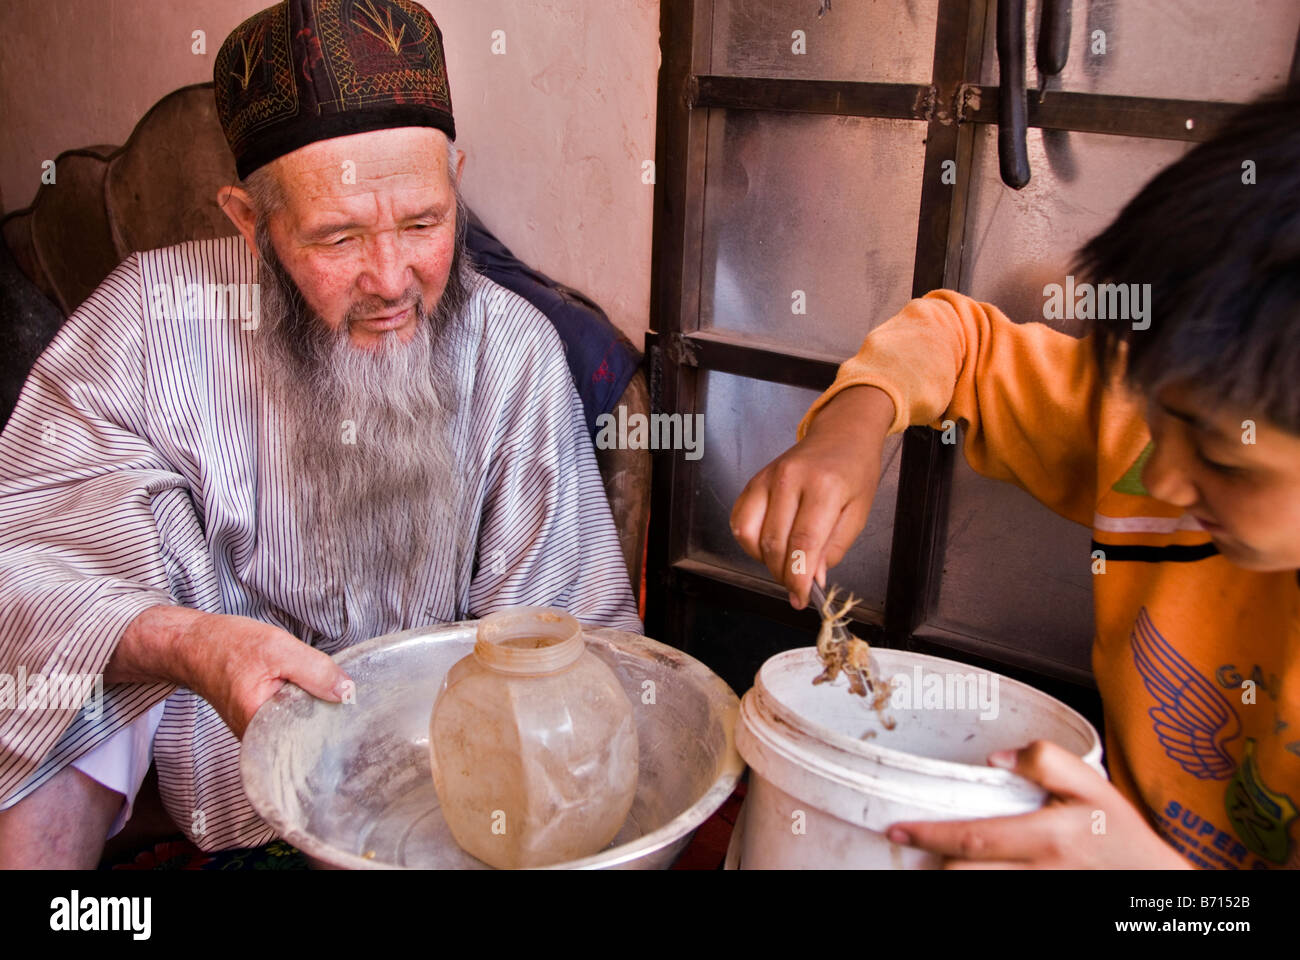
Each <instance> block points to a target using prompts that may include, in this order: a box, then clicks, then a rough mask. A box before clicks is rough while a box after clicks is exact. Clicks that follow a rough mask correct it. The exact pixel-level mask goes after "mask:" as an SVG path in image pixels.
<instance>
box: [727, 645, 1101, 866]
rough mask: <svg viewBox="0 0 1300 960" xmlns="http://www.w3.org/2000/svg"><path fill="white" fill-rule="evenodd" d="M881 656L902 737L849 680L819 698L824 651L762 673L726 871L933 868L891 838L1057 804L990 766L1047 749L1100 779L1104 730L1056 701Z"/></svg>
mask: <svg viewBox="0 0 1300 960" xmlns="http://www.w3.org/2000/svg"><path fill="white" fill-rule="evenodd" d="M872 654H873V656H874V657H875V659H876V662H877V663H878V665H879V670H880V673H881V675H882V676H884V677H885V678H886V679H894V680H896V687H895V692H894V696H893V699H892V701H891V704H890V705H887V706H886V707H885V708H884V710H883V711H882V712H883V713H884V716H885V717H886V718H891V719H893V720H894V721H895V726H894V729H892V730H889V729H886V727H885V725H884V723H883V722H882V720H881V717H880V715H879V714H878V713H877V712H876V711H875V710H874V709H873V708H872V707H871V705H870V703H869V702H868V701H867V700H866V699H865V698H863V697H859V696H855V695H853V694H851V693H850V692H849V691H848V682H847V681H846V680H845V678H844V676H843V675H841V676H840V677H838V678H837V679H836V680H835V682H834V683H822V684H818V685H816V686H814V685H813V682H812V680H813V678H814V677H816V676H817V675H818V674H819V673H821V663H820V661H819V660H818V659H817V651H816V648H814V647H804V648H800V649H797V650H787V651H786V652H784V653H781V654H778V655H776V656H775V657H772V658H771V659H770V660H768V661H767V662H766V663H765V664H763V667H762V669H760V670H759V672H758V676H757V678H756V680H755V683H754V687H753V688H752V689H751V690H750V691H749V692H748V693H747V694H745V696H744V698H743V700H742V701H741V704H740V723H739V724H737V726H736V748H737V750H739V752H740V755H741V757H743V758H744V760H745V762H746V763H747V764H749V767H750V775H749V787H748V791H747V793H746V796H745V805H744V809H743V810H742V812H741V817H740V820H739V822H738V823H737V824H736V829H735V831H734V833H733V836H732V845H731V849H730V851H729V853H728V866H731V867H736V866H738V867H740V868H741V869H802V868H808V869H812V868H831V869H833V868H866V869H933V868H936V867H938V866H939V865H940V863H941V859H940V858H939V857H937V856H935V855H933V854H930V853H927V852H925V851H922V850H918V849H915V848H911V847H900V846H898V845H897V844H894V843H891V842H890V841H889V838H888V837H887V836H885V834H884V830H885V829H886V828H887V827H889V826H890V825H891V824H894V823H897V822H899V821H902V820H967V819H974V818H977V817H997V816H1008V815H1012V814H1018V813H1028V812H1030V811H1032V810H1035V809H1037V808H1038V807H1040V806H1042V805H1043V803H1044V802H1045V801H1046V799H1047V797H1046V794H1045V793H1044V791H1043V790H1042V789H1041V788H1040V787H1038V786H1036V785H1035V784H1033V783H1030V782H1029V781H1028V780H1025V779H1024V778H1023V777H1019V776H1016V775H1015V774H1013V773H1011V772H1010V771H1007V770H1001V769H998V768H995V767H990V766H988V764H987V760H988V755H989V754H990V753H993V752H995V751H998V750H1007V749H1018V748H1020V747H1023V746H1025V745H1026V744H1028V743H1029V742H1030V741H1032V740H1051V741H1053V742H1055V743H1057V744H1060V745H1061V746H1062V747H1065V748H1066V749H1067V750H1070V751H1071V752H1072V753H1075V754H1076V755H1078V756H1079V757H1081V758H1082V759H1083V760H1084V761H1086V762H1087V763H1088V764H1089V765H1090V766H1092V767H1093V768H1094V769H1096V770H1097V771H1098V772H1099V773H1103V775H1104V771H1103V768H1102V766H1101V740H1100V738H1099V737H1098V736H1097V731H1096V730H1095V729H1094V728H1093V726H1092V724H1090V723H1088V721H1087V720H1085V719H1084V718H1083V717H1082V716H1080V715H1079V714H1078V713H1077V712H1076V711H1074V710H1072V709H1070V708H1069V707H1067V706H1066V705H1065V704H1063V703H1061V702H1060V701H1058V700H1056V699H1055V698H1053V697H1050V696H1048V695H1047V694H1045V693H1042V692H1041V691H1038V690H1035V689H1034V688H1033V687H1030V686H1027V685H1026V684H1023V683H1019V682H1017V681H1015V680H1011V679H1009V678H1007V677H1003V676H1001V675H999V674H995V673H991V672H989V671H986V670H980V669H978V668H976V667H972V666H970V665H969V664H963V663H958V662H956V661H953V660H944V659H941V658H939V657H930V656H926V655H924V654H919V653H909V652H907V651H902V650H886V649H881V648H873V649H872ZM933 677H937V678H938V680H937V681H936V680H935V679H931V678H933ZM868 733H874V735H872V736H868V737H867V738H865V739H864V734H868Z"/></svg>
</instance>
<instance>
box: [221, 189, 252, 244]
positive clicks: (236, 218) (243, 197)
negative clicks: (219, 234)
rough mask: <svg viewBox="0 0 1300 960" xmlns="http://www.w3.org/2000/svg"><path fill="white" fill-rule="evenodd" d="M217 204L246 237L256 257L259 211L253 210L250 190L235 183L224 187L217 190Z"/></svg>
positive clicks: (246, 241) (245, 239) (245, 241)
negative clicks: (249, 194)
mask: <svg viewBox="0 0 1300 960" xmlns="http://www.w3.org/2000/svg"><path fill="white" fill-rule="evenodd" d="M217 206H218V207H220V208H221V212H222V213H224V214H225V215H226V216H227V217H229V218H230V222H231V223H233V224H234V225H235V229H236V230H238V231H239V232H240V234H241V235H242V236H243V238H244V243H246V244H248V252H249V253H251V254H252V255H253V256H254V257H256V256H257V233H256V228H257V213H256V212H255V211H254V210H253V205H252V203H251V202H249V196H248V191H247V190H245V189H244V188H243V187H236V186H234V185H231V186H228V187H222V188H221V189H220V190H218V191H217Z"/></svg>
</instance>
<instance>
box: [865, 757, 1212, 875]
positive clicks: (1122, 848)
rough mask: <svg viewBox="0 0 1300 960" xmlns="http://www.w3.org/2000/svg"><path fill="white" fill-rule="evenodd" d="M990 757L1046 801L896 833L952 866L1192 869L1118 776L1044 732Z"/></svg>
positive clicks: (902, 826) (905, 826)
mask: <svg viewBox="0 0 1300 960" xmlns="http://www.w3.org/2000/svg"><path fill="white" fill-rule="evenodd" d="M989 763H990V764H991V765H993V766H998V767H1004V768H1006V769H1010V770H1012V771H1014V772H1015V773H1018V774H1019V775H1020V776H1022V777H1024V778H1025V779H1026V780H1032V781H1033V782H1034V783H1036V784H1038V785H1039V786H1041V787H1042V788H1043V789H1045V790H1047V792H1048V793H1050V794H1051V798H1050V799H1049V800H1048V801H1047V804H1046V806H1044V807H1043V808H1042V809H1041V810H1035V811H1034V812H1033V813H1026V814H1021V815H1020V816H1015V817H991V818H989V819H986V820H950V821H941V822H933V823H896V824H894V825H893V826H892V827H890V828H889V830H888V831H887V832H888V834H889V838H890V839H891V840H893V841H894V842H895V843H900V844H906V845H908V846H913V847H920V848H922V849H923V850H929V851H930V852H932V853H937V854H941V855H943V856H945V857H947V858H949V859H948V860H946V861H945V863H944V867H945V868H946V869H957V870H999V869H1027V868H1028V869H1033V868H1039V869H1078V868H1104V869H1119V870H1150V869H1156V870H1180V869H1182V870H1189V869H1191V865H1190V864H1189V863H1188V862H1187V861H1186V860H1185V859H1183V857H1182V856H1180V855H1179V854H1178V853H1177V851H1175V850H1174V849H1173V848H1172V847H1170V846H1169V845H1168V844H1167V843H1165V841H1164V840H1162V839H1161V838H1160V836H1159V835H1158V834H1157V833H1156V832H1155V831H1154V830H1152V829H1151V827H1150V826H1149V825H1148V824H1147V821H1146V818H1145V817H1143V816H1142V814H1141V813H1139V812H1138V811H1137V810H1136V809H1135V808H1134V807H1133V805H1132V804H1130V803H1129V802H1128V801H1127V800H1126V799H1124V797H1123V795H1121V794H1120V792H1119V791H1118V790H1116V789H1115V787H1114V786H1112V785H1111V783H1110V781H1108V780H1106V779H1105V778H1104V777H1102V776H1100V775H1098V773H1097V771H1095V770H1093V769H1092V768H1091V767H1089V766H1088V765H1087V764H1086V763H1084V762H1083V761H1082V760H1080V759H1079V758H1078V757H1076V756H1075V755H1074V754H1072V753H1070V752H1069V751H1068V750H1066V749H1065V748H1064V747H1060V746H1058V745H1056V744H1054V743H1051V742H1050V741H1047V740H1036V741H1035V742H1033V743H1031V744H1030V745H1029V746H1027V747H1025V748H1024V749H1023V750H1018V751H1014V752H1013V751H1009V750H1008V751H1004V752H1003V753H1002V754H994V755H993V756H991V757H989ZM896 831H897V832H896Z"/></svg>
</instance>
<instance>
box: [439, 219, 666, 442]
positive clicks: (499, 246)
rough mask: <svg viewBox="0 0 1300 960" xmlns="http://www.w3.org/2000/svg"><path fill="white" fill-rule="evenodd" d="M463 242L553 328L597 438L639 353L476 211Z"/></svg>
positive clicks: (482, 269)
mask: <svg viewBox="0 0 1300 960" xmlns="http://www.w3.org/2000/svg"><path fill="white" fill-rule="evenodd" d="M465 247H466V249H467V250H468V251H469V253H470V254H471V255H472V256H473V258H474V266H475V268H476V269H477V270H478V271H479V273H481V274H483V276H485V277H487V278H488V279H489V280H492V281H493V282H494V283H499V284H501V286H503V287H505V288H506V289H507V290H512V291H514V292H515V293H517V294H519V296H521V297H523V298H524V299H525V300H527V301H528V302H529V303H531V304H532V305H533V306H535V307H536V308H537V309H538V310H540V311H542V313H544V314H546V319H547V320H550V321H551V325H552V326H554V327H555V332H556V333H558V334H559V335H560V342H561V343H562V344H563V345H564V357H565V360H567V361H568V364H569V373H570V374H572V376H573V385H574V386H575V387H577V388H578V396H579V397H581V398H582V409H583V411H584V413H585V414H586V417H587V430H588V431H590V433H591V438H592V441H593V442H594V441H595V439H596V433H597V426H596V419H597V418H598V417H599V416H600V415H601V414H602V413H610V412H612V411H613V410H614V408H615V406H616V405H617V404H618V401H619V399H620V398H621V397H622V396H623V391H625V390H626V389H627V385H628V383H630V382H631V380H632V377H633V376H634V375H635V374H636V371H637V368H638V367H640V365H641V354H640V352H638V351H637V349H636V347H634V346H632V343H631V341H629V340H628V338H627V337H625V336H624V335H623V334H622V333H621V332H620V331H619V329H618V327H616V326H614V324H612V323H610V321H609V317H607V316H606V315H605V311H604V310H602V309H600V307H598V306H597V305H596V304H595V303H594V302H593V301H591V300H590V299H588V298H587V297H586V296H584V295H583V294H581V293H579V292H578V291H577V290H574V289H572V288H571V287H566V286H564V285H563V284H561V283H557V282H556V281H554V280H552V279H551V278H550V277H548V276H547V275H546V274H544V273H542V272H540V271H538V270H534V269H533V268H532V267H529V266H527V265H526V264H524V263H523V262H522V261H521V260H520V259H519V258H518V257H516V256H515V255H514V254H513V253H511V252H510V249H509V248H508V247H507V246H506V245H505V244H504V243H502V242H501V241H500V240H498V239H497V238H496V237H495V236H493V235H492V233H491V232H490V231H489V230H488V229H487V227H485V226H483V223H482V221H480V220H479V218H478V217H476V216H475V215H474V213H473V212H472V211H471V212H470V214H469V229H468V230H467V231H466V235H465Z"/></svg>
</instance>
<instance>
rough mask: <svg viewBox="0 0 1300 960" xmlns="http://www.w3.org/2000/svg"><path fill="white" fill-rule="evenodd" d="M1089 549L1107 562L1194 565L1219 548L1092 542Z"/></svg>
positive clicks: (1216, 551)
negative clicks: (1096, 551) (1098, 551)
mask: <svg viewBox="0 0 1300 960" xmlns="http://www.w3.org/2000/svg"><path fill="white" fill-rule="evenodd" d="M1091 549H1093V550H1100V551H1102V552H1103V553H1104V554H1105V555H1106V560H1107V561H1108V562H1109V561H1111V560H1118V561H1120V562H1130V563H1195V562H1196V561H1197V560H1208V559H1209V558H1210V557H1213V556H1217V555H1218V553H1219V548H1218V547H1216V546H1215V545H1214V544H1213V543H1202V544H1199V545H1197V546H1194V547H1193V546H1188V545H1186V544H1178V543H1175V544H1170V545H1169V546H1167V547H1152V546H1147V545H1145V544H1118V543H1102V542H1100V541H1099V540H1094V541H1092V547H1091Z"/></svg>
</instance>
